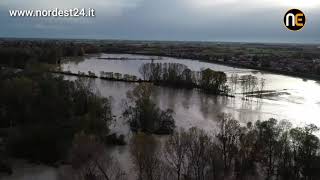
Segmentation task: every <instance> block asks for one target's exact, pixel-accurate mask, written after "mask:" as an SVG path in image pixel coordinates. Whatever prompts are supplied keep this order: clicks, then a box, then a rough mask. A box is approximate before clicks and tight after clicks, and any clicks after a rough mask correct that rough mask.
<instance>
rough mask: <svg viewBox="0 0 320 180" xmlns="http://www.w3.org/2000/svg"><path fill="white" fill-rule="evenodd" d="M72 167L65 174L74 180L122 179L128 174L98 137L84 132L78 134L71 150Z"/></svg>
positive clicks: (67, 177)
mask: <svg viewBox="0 0 320 180" xmlns="http://www.w3.org/2000/svg"><path fill="white" fill-rule="evenodd" d="M71 155H72V157H71V163H72V168H71V169H70V170H69V174H72V175H66V174H68V172H66V173H65V174H64V177H65V178H66V179H74V180H97V179H99V180H121V179H126V174H125V173H124V171H122V170H121V169H120V166H119V164H118V162H117V161H116V160H114V159H113V158H111V157H110V156H108V154H107V153H106V149H105V146H104V145H103V144H101V143H99V142H98V140H97V138H96V137H95V136H92V135H86V134H84V133H80V134H77V135H76V136H75V138H74V142H73V147H72V150H71Z"/></svg>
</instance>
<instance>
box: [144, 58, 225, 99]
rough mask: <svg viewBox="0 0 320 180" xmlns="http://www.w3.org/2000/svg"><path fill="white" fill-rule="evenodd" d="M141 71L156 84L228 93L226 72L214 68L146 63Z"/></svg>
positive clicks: (145, 78) (145, 77)
mask: <svg viewBox="0 0 320 180" xmlns="http://www.w3.org/2000/svg"><path fill="white" fill-rule="evenodd" d="M139 72H140V73H141V75H142V77H143V79H144V80H148V81H151V82H154V83H155V84H161V85H167V86H174V87H182V88H200V89H202V90H204V91H205V92H208V93H212V94H227V93H228V91H229V89H228V86H227V85H226V82H227V75H226V74H225V73H224V72H220V71H214V70H212V69H209V68H207V69H203V70H201V71H192V70H191V69H189V68H188V67H187V66H186V65H184V64H180V63H153V62H152V63H145V64H143V65H142V66H141V67H140V69H139Z"/></svg>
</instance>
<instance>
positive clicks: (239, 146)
mask: <svg viewBox="0 0 320 180" xmlns="http://www.w3.org/2000/svg"><path fill="white" fill-rule="evenodd" d="M217 125H218V129H217V131H211V132H206V131H204V130H201V129H198V128H190V129H188V130H185V129H179V130H176V131H175V132H174V133H173V134H171V135H169V136H166V137H162V138H158V137H156V136H154V135H150V134H146V133H143V132H138V133H135V134H133V136H132V137H131V139H130V143H129V147H128V148H129V150H130V155H131V159H128V161H131V163H132V164H133V167H132V168H133V170H134V173H132V174H126V172H125V171H123V170H122V169H121V166H120V165H119V162H117V160H116V159H114V158H107V160H101V159H99V158H97V159H90V158H89V159H86V161H84V162H86V163H84V164H85V166H84V165H83V166H82V168H79V169H77V170H76V171H75V172H74V174H77V175H78V176H77V178H79V176H80V177H82V178H83V179H111V180H112V179H127V178H129V177H130V179H137V180H162V179H163V180H164V179H168V180H170V179H172V180H190V179H192V180H208V179H213V180H220V179H221V180H222V179H237V180H242V179H243V180H245V179H270V180H271V179H279V180H282V179H283V180H287V179H290V180H291V179H292V180H298V179H299V180H300V179H309V180H316V179H319V177H320V173H319V168H320V154H319V148H320V142H319V138H318V137H317V136H316V135H315V133H316V132H317V131H318V128H317V127H316V126H314V125H307V126H305V127H302V128H301V127H294V128H293V127H292V125H291V124H290V123H289V122H287V121H277V120H276V119H269V120H266V121H256V122H255V123H251V122H249V123H247V124H246V125H245V126H243V125H241V124H240V123H239V121H237V120H235V119H234V118H232V116H231V115H230V114H221V115H220V116H219V120H218V124H217ZM83 138H84V141H85V142H86V141H87V140H86V139H88V138H90V137H83ZM85 144H86V145H88V143H85ZM98 144H99V143H96V142H95V143H92V141H90V143H89V145H88V146H89V147H90V148H86V149H91V151H84V152H85V153H84V154H82V155H80V157H83V156H84V157H94V155H92V156H87V153H89V154H90V153H95V152H99V149H100V148H99V145H98ZM78 147H79V148H81V147H83V146H78ZM92 148H93V149H95V150H93V149H92ZM78 151H80V152H83V151H81V150H79V149H78ZM75 161H76V162H78V161H79V160H77V158H76V159H75ZM102 164H103V166H104V167H105V169H103V168H102V169H101V168H100V167H102ZM99 166H100V167H99ZM83 168H84V169H83ZM133 176H134V177H133ZM88 177H90V178H88ZM69 178H70V176H69ZM77 178H76V179H77ZM80 179H81V178H80Z"/></svg>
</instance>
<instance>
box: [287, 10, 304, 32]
mask: <svg viewBox="0 0 320 180" xmlns="http://www.w3.org/2000/svg"><path fill="white" fill-rule="evenodd" d="M283 21H284V25H285V26H286V27H287V28H288V29H289V30H291V31H298V30H300V29H302V28H303V26H304V25H305V23H306V16H305V15H304V13H303V12H302V11H300V10H299V9H290V10H289V11H288V12H287V13H286V14H285V15H284V19H283Z"/></svg>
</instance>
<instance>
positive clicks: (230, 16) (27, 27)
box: [0, 0, 320, 44]
mask: <svg viewBox="0 0 320 180" xmlns="http://www.w3.org/2000/svg"><path fill="white" fill-rule="evenodd" d="M75 7H78V8H94V9H95V10H96V17H95V18H62V17H59V18H57V17H56V18H34V17H33V18H31V17H28V18H21V17H19V18H18V17H10V16H9V12H8V10H9V9H53V8H61V9H66V8H75ZM290 8H298V9H300V10H302V11H303V12H304V13H305V15H306V18H307V22H306V25H305V27H304V28H303V29H302V31H299V32H292V31H289V30H287V29H286V28H285V27H284V25H283V16H284V14H285V13H286V11H287V10H289V9H290ZM0 24H1V25H0V27H1V28H0V37H39V38H81V39H91V38H94V39H129V40H130V39H132V40H185V41H237V42H238V41H241V42H300V43H319V44H320V0H1V1H0Z"/></svg>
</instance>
